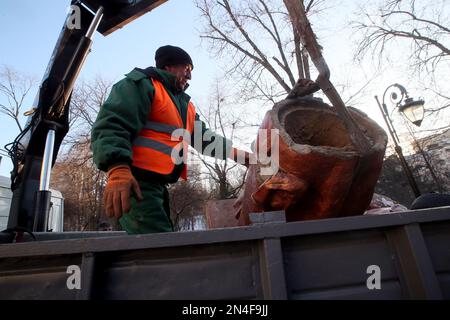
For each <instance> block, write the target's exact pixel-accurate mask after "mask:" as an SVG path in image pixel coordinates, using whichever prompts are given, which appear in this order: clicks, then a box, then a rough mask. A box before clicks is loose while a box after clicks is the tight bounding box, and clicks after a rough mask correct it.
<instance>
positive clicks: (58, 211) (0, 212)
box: [0, 176, 64, 232]
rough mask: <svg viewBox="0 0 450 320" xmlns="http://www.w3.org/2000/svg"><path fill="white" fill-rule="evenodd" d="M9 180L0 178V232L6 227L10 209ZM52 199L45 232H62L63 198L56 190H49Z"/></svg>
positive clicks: (10, 193)
mask: <svg viewBox="0 0 450 320" xmlns="http://www.w3.org/2000/svg"><path fill="white" fill-rule="evenodd" d="M10 185H11V180H10V179H9V178H8V177H4V176H0V231H2V230H5V229H6V228H7V225H8V217H9V209H10V207H11V199H12V195H13V194H12V191H11V189H10ZM50 191H51V193H52V197H51V200H50V202H51V203H50V212H49V217H48V224H47V230H48V231H53V232H62V231H63V225H64V197H63V195H62V193H61V192H60V191H58V190H53V189H50Z"/></svg>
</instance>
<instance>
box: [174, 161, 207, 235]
mask: <svg viewBox="0 0 450 320" xmlns="http://www.w3.org/2000/svg"><path fill="white" fill-rule="evenodd" d="M202 180H203V179H202V178H201V168H200V166H199V165H191V166H189V173H188V180H187V181H179V182H178V183H176V184H173V185H171V186H170V187H169V194H170V211H171V217H172V221H173V225H174V229H175V230H176V231H180V230H194V229H195V228H196V223H197V221H199V220H201V219H203V217H204V210H203V208H204V204H205V201H206V199H207V198H208V192H207V190H206V188H205V186H204V185H203V183H202Z"/></svg>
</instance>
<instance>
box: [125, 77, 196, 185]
mask: <svg viewBox="0 0 450 320" xmlns="http://www.w3.org/2000/svg"><path fill="white" fill-rule="evenodd" d="M152 82H153V86H154V88H155V94H154V96H153V102H152V105H151V107H150V112H149V115H148V117H147V122H146V123H145V125H144V128H143V129H142V130H141V131H140V132H139V133H138V135H137V137H136V139H135V140H134V141H133V166H135V167H137V168H141V169H145V170H149V171H153V172H156V173H160V174H170V173H171V172H172V171H173V169H174V166H175V163H179V162H180V160H181V159H180V158H179V154H180V151H181V150H182V149H184V150H185V151H184V152H183V162H184V163H186V161H187V154H188V152H187V143H188V141H184V139H183V137H186V138H187V137H189V139H190V137H191V134H192V132H193V130H194V122H195V108H194V105H193V104H192V103H191V102H189V103H188V110H187V115H186V116H187V118H186V128H183V121H182V119H181V116H180V114H179V111H178V108H177V107H176V105H175V103H174V102H173V101H172V99H171V98H170V95H169V94H168V92H167V91H166V89H165V88H164V86H163V85H162V83H161V82H159V81H157V80H154V79H152ZM174 133H175V134H174ZM172 156H173V157H172ZM177 157H178V158H177ZM181 177H182V178H183V179H186V178H187V172H186V165H185V166H184V170H183V173H182V175H181Z"/></svg>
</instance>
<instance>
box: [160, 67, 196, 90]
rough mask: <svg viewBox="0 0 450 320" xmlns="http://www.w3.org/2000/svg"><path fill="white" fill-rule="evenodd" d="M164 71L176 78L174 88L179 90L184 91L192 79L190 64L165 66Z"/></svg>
mask: <svg viewBox="0 0 450 320" xmlns="http://www.w3.org/2000/svg"><path fill="white" fill-rule="evenodd" d="M166 71H168V72H170V73H172V74H174V75H175V76H176V77H177V80H176V86H177V88H178V89H180V90H184V88H185V87H186V85H187V83H188V80H190V79H191V78H192V77H191V71H192V66H191V65H190V64H177V65H173V66H167V67H166Z"/></svg>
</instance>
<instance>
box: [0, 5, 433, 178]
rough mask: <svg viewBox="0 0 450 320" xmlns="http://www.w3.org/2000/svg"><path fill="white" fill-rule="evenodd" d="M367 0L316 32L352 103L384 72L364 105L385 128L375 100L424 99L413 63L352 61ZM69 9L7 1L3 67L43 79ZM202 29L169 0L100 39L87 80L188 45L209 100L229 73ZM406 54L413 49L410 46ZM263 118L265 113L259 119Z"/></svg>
mask: <svg viewBox="0 0 450 320" xmlns="http://www.w3.org/2000/svg"><path fill="white" fill-rule="evenodd" d="M363 2H364V1H361V0H333V1H330V2H328V3H327V5H329V9H327V10H325V11H324V12H323V13H321V14H320V15H318V16H316V17H315V18H314V21H312V22H313V29H314V30H315V31H316V33H317V34H318V36H319V42H320V44H321V45H322V46H323V47H324V51H323V54H324V56H325V59H326V61H327V63H328V65H329V67H330V69H331V75H332V81H333V83H334V84H335V85H338V84H348V85H349V87H350V90H348V89H347V91H346V92H344V93H343V98H344V100H345V98H346V97H345V96H346V95H350V94H351V93H352V92H351V91H355V90H356V91H357V90H358V89H359V86H360V85H362V84H363V83H365V81H366V80H365V78H367V77H368V78H371V77H372V76H373V75H374V74H376V73H377V71H378V76H377V77H375V78H374V80H373V81H372V82H371V84H370V86H369V87H368V88H367V90H366V93H365V96H364V97H363V98H362V99H360V101H359V103H358V104H357V105H356V106H357V107H358V108H360V109H362V110H363V111H364V112H366V113H367V114H368V115H369V116H370V117H371V118H373V119H374V120H376V121H377V122H378V123H380V124H381V125H382V126H384V124H383V122H382V118H381V116H380V114H379V111H378V108H377V106H376V104H375V100H374V98H373V97H374V95H375V94H377V95H382V93H383V91H384V88H386V87H387V86H388V85H389V84H391V83H394V82H399V83H402V84H403V85H405V86H406V87H407V88H408V89H409V90H410V93H412V95H413V96H414V97H417V96H423V94H422V93H421V92H415V90H416V86H415V80H414V79H411V78H409V77H408V75H407V74H406V73H405V72H402V70H404V69H405V67H406V66H405V65H395V64H394V65H393V64H392V63H391V64H385V65H384V69H383V70H377V67H376V66H375V65H374V64H373V63H370V62H369V63H367V64H365V65H364V66H359V65H356V64H355V63H354V62H353V61H352V57H353V53H352V52H353V49H354V42H355V36H357V34H355V30H352V29H351V28H350V26H349V23H348V21H349V20H351V17H352V14H354V13H355V12H356V11H358V6H359V5H361V4H362V3H363ZM369 2H370V1H369ZM69 4H70V1H69V0H58V1H56V0H39V1H36V0H0V46H1V47H0V65H2V64H5V65H7V66H10V67H12V68H13V69H15V70H17V71H19V72H20V73H25V74H29V75H33V76H35V77H36V78H37V79H38V80H39V81H40V80H41V79H42V76H43V75H44V71H45V69H46V67H47V64H48V62H49V59H50V55H51V53H52V51H53V49H54V46H55V43H56V41H57V38H58V36H59V33H60V31H61V28H62V26H63V23H64V21H65V18H66V14H67V9H68V6H69ZM197 28H198V29H200V28H201V25H200V22H199V12H198V10H197V8H195V5H194V1H193V0H169V1H167V2H166V3H164V4H163V5H161V6H160V7H158V8H156V9H155V10H154V11H152V12H150V13H147V14H146V15H144V16H142V17H140V18H138V19H137V20H135V21H133V22H132V23H130V24H128V25H126V26H125V27H124V28H123V29H121V30H118V31H116V32H114V33H112V34H111V35H109V36H107V37H103V36H102V35H101V34H99V33H96V34H95V36H94V42H93V46H92V52H91V53H90V54H89V56H88V58H87V62H86V64H85V65H84V67H83V69H82V72H81V74H80V77H79V79H86V80H89V79H92V78H94V77H95V76H96V75H101V76H102V77H104V78H106V79H110V80H112V81H117V80H119V79H120V78H121V77H123V75H124V74H125V73H127V72H129V71H130V70H131V69H133V68H134V67H147V66H150V65H154V52H155V50H156V49H157V48H158V47H160V46H161V45H166V44H172V45H177V46H180V47H183V48H184V49H185V50H186V51H188V52H189V53H190V55H191V56H192V58H193V60H194V65H195V69H194V72H193V79H192V81H191V82H190V83H191V86H190V88H189V91H188V93H189V94H190V95H191V96H192V98H193V99H194V101H204V100H205V97H206V96H207V95H208V92H209V90H210V85H211V84H212V83H213V82H214V78H215V77H217V76H220V74H221V72H222V70H221V68H220V64H221V62H220V61H219V62H218V61H215V60H214V59H213V58H211V57H210V55H209V53H208V51H207V46H206V45H204V46H201V42H200V38H199V33H198V30H197ZM399 48H400V47H399ZM402 48H403V49H404V50H407V48H408V47H407V46H404V47H402ZM405 48H406V49H405ZM402 54H403V52H402V51H401V50H400V49H399V50H396V55H397V56H398V57H401V55H402ZM36 91H37V87H36V88H35V90H34V92H32V93H31V94H30V95H29V99H28V101H27V102H26V106H25V108H24V110H23V111H25V110H27V109H28V108H29V106H31V103H32V101H33V99H34V96H35V94H36ZM425 98H426V97H425ZM262 111H265V110H262ZM263 114H264V112H263V113H262V115H263ZM255 118H256V116H255ZM260 118H261V115H258V119H260ZM0 128H1V130H2V134H1V135H0V145H1V146H2V147H3V146H4V145H5V144H6V143H8V142H11V141H12V140H13V139H14V138H15V136H17V134H18V129H17V127H16V126H15V124H14V122H13V121H12V119H9V118H6V117H5V116H4V115H0ZM11 168H12V166H11V161H10V159H9V158H6V157H4V158H3V159H2V162H1V164H0V175H3V176H9V171H10V170H11Z"/></svg>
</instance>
